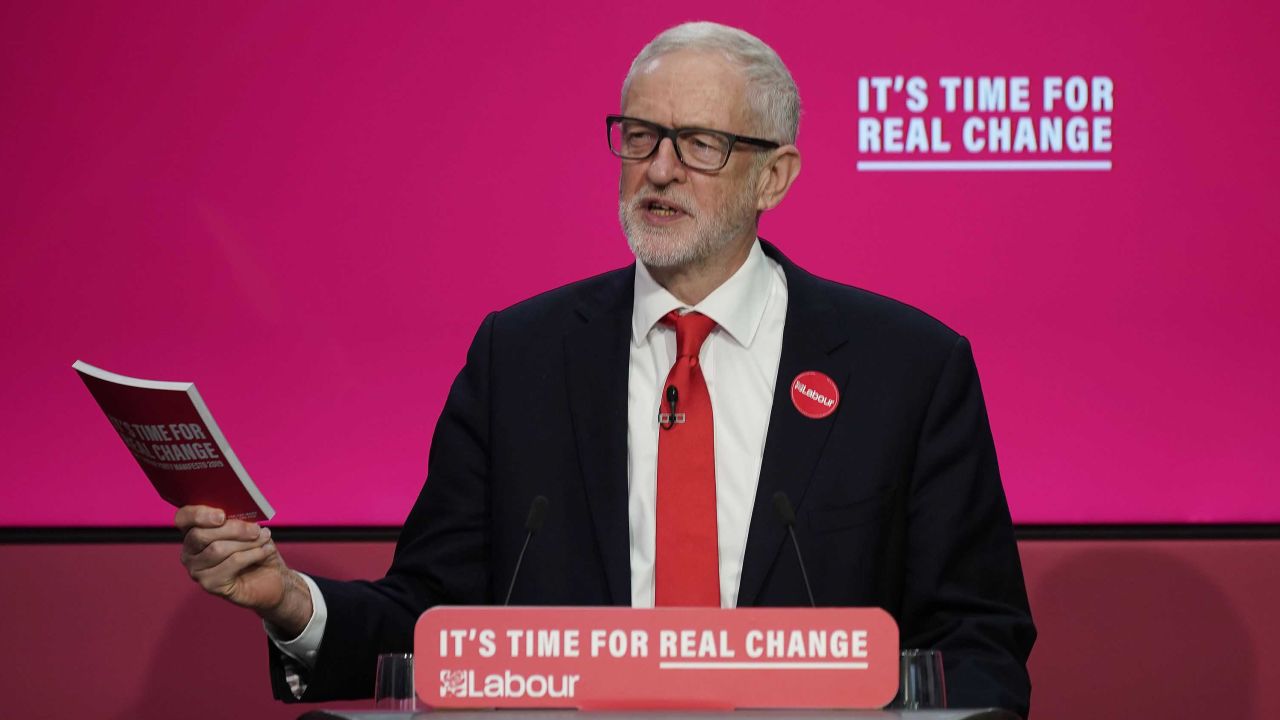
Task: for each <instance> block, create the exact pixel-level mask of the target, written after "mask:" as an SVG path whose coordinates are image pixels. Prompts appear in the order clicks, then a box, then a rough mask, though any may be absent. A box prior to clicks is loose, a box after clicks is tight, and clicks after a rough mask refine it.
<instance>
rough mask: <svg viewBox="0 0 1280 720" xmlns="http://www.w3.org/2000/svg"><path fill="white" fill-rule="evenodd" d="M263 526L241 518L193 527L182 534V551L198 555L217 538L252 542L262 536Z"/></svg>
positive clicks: (216, 540)
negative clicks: (216, 524) (213, 525)
mask: <svg viewBox="0 0 1280 720" xmlns="http://www.w3.org/2000/svg"><path fill="white" fill-rule="evenodd" d="M264 530H265V528H263V527H260V526H259V525H258V524H257V523H250V522H245V521H243V520H227V521H226V522H224V523H222V524H221V525H219V526H217V527H193V528H191V529H190V530H187V534H186V535H183V536H182V551H183V552H184V553H186V554H187V555H199V554H200V553H202V552H204V550H205V548H207V547H208V546H209V544H210V543H214V542H218V541H219V540H234V541H239V542H253V541H254V540H258V539H259V538H261V537H262V533H263V531H264Z"/></svg>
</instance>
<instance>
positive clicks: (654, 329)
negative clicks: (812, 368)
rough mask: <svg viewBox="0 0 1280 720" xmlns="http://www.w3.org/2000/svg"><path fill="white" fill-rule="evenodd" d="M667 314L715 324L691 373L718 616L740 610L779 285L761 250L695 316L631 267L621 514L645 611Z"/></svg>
mask: <svg viewBox="0 0 1280 720" xmlns="http://www.w3.org/2000/svg"><path fill="white" fill-rule="evenodd" d="M672 310H679V311H680V312H681V314H683V313H685V312H687V311H697V312H700V313H702V314H703V315H706V316H707V317H709V318H711V319H712V320H715V321H716V328H715V329H714V330H712V331H711V335H710V336H708V337H707V340H706V342H704V343H703V344H702V351H701V352H700V353H699V355H698V365H699V367H701V368H702V375H703V377H704V378H705V379H706V381H707V391H708V392H709V393H710V395H711V424H712V434H713V437H714V441H713V444H714V446H715V466H716V536H717V543H716V544H717V546H718V548H719V555H720V606H721V607H727V608H728V607H734V606H736V605H737V604H738V580H739V578H741V577H742V556H743V553H744V552H746V548H747V529H748V528H749V527H750V525H751V510H752V508H753V507H754V505H755V498H756V484H757V482H758V481H759V479H760V461H761V459H762V458H763V457H764V440H765V436H766V435H767V434H768V432H769V411H770V410H771V409H772V408H773V387H774V384H775V383H776V381H777V378H778V360H779V358H780V357H781V354H782V328H783V325H784V324H785V321H786V316H787V281H786V276H785V275H784V274H783V272H782V267H781V266H780V265H778V263H776V262H774V261H773V260H772V259H770V258H769V257H766V256H765V254H764V251H763V250H761V249H760V242H759V241H756V243H755V244H754V245H753V246H752V248H751V253H750V254H749V255H748V256H747V260H746V262H744V263H743V264H742V267H740V268H738V271H737V272H735V273H734V274H733V276H732V277H730V278H729V279H728V280H726V281H725V282H724V284H723V285H721V286H720V287H718V288H716V289H715V290H714V291H712V293H711V294H710V295H708V296H707V297H706V299H704V300H703V301H702V302H700V303H698V304H697V305H695V306H693V307H689V306H688V305H685V304H684V303H681V302H680V301H679V300H677V299H676V298H675V296H673V295H672V294H671V293H669V292H667V291H666V289H664V288H663V287H662V286H661V285H659V284H658V283H657V281H655V280H654V279H653V276H651V275H650V274H649V271H648V270H646V269H645V267H644V264H643V263H636V296H635V304H634V305H633V306H632V310H631V368H630V371H629V373H628V381H627V509H628V515H629V518H630V524H631V606H632V607H638V608H647V607H653V598H654V586H653V561H654V553H655V547H656V531H655V526H656V523H657V502H656V501H657V496H658V433H659V432H661V431H660V430H659V429H658V412H659V406H660V404H661V402H662V390H663V386H664V385H665V384H666V381H667V375H668V373H670V372H671V366H672V365H674V364H675V361H676V331H675V328H673V327H668V326H667V325H666V324H664V323H661V322H659V321H660V320H662V318H663V316H665V315H666V314H667V313H669V312H671V311H672Z"/></svg>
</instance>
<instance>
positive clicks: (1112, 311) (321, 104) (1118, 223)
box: [0, 0, 1280, 525]
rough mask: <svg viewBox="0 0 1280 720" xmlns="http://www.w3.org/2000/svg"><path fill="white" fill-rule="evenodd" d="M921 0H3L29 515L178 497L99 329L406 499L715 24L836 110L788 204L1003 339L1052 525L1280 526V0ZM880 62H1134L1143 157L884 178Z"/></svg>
mask: <svg viewBox="0 0 1280 720" xmlns="http://www.w3.org/2000/svg"><path fill="white" fill-rule="evenodd" d="M887 5H889V4H870V3H866V4H861V3H860V4H850V3H843V2H835V1H834V0H832V1H831V2H825V3H813V4H809V3H795V2H788V3H781V2H741V1H738V2H715V3H700V4H690V3H683V2H682V3H675V2H651V3H642V4H639V5H636V6H626V5H625V4H624V5H623V6H618V5H617V4H616V3H588V2H575V3H566V4H560V5H555V4H547V5H543V4H539V5H537V6H531V5H526V4H514V3H513V4H505V3H500V4H487V3H456V2H417V3H405V4H396V5H389V4H368V5H366V4H358V5H357V4H335V5H325V4H320V3H301V2H297V3H252V4H247V3H210V4H208V6H207V7H203V6H198V5H194V4H185V3H179V4H174V3H163V2H152V3H141V2H139V3H128V4H119V5H116V4H92V3H62V2H45V3H5V4H3V5H2V6H0V39H2V42H0V102H2V103H3V107H2V108H0V198H2V201H0V241H2V243H3V245H2V248H3V249H2V253H3V255H2V256H0V258H2V264H0V279H2V281H0V337H2V338H4V343H5V348H4V350H3V351H2V352H0V363H2V365H0V378H3V379H2V380H0V388H2V393H3V407H4V413H3V415H2V416H0V417H2V418H3V419H0V451H3V453H4V461H5V464H6V469H5V478H4V480H3V481H0V482H2V484H0V525H65V524H86V525H109V524H128V525H133V524H140V525H150V524H164V523H167V522H168V521H169V518H170V516H171V512H170V510H169V509H167V508H166V506H165V505H164V504H163V503H162V502H161V501H160V500H159V499H158V498H156V496H155V494H154V492H153V491H152V490H151V488H150V486H149V484H148V483H147V482H146V480H145V478H144V477H143V476H142V474H141V473H140V471H139V470H138V468H137V466H136V464H135V463H134V462H133V460H132V459H131V458H130V457H129V455H128V452H127V451H126V450H125V448H124V447H123V445H122V444H121V443H120V441H119V438H118V437H117V436H116V435H115V433H114V431H112V429H111V427H110V426H109V424H108V423H107V421H106V420H105V419H103V418H102V416H101V413H100V412H99V410H98V408H97V406H96V405H95V404H94V402H93V400H92V398H91V397H90V396H89V395H88V393H86V392H85V390H84V387H83V385H82V384H81V383H80V381H79V380H78V379H77V378H76V376H75V373H74V372H73V371H72V370H71V368H70V365H71V363H72V361H74V360H75V359H77V358H82V359H84V360H86V361H88V362H90V363H93V364H95V365H99V366H101V367H105V368H107V369H110V370H113V371H116V372H121V373H125V374H132V375H138V376H143V377H151V378H157V379H165V380H195V381H196V382H197V385H198V387H199V388H200V391H201V394H202V395H203V396H204V398H205V399H206V401H207V402H208V403H209V405H210V408H211V410H212V411H213V413H214V415H215V417H217V418H218V422H219V424H220V425H221V427H222V428H223V430H224V431H225V433H226V435H227V437H228V439H229V440H230V441H231V442H232V444H233V446H234V447H235V448H236V451H237V454H238V455H239V457H240V458H241V460H242V461H243V462H244V464H245V466H246V467H247V468H248V469H249V471H250V473H251V474H252V475H253V477H254V479H255V480H256V481H257V483H258V485H259V487H260V488H261V489H262V490H263V492H264V494H265V495H266V496H267V497H268V498H269V500H270V501H271V502H272V504H273V505H275V507H276V508H277V510H278V511H279V514H278V515H277V521H278V522H280V523H283V524H321V523H325V524H328V523H333V524H346V523H355V524H363V523H372V524H384V523H385V524H398V523H399V522H400V521H401V520H402V519H403V516H404V514H405V513H406V512H407V510H408V508H409V506H410V504H411V502H412V499H413V497H414V496H415V495H416V493H417V490H418V488H419V487H420V485H421V482H422V477H423V475H424V473H425V467H426V457H427V449H428V445H429V438H430V432H431V428H432V426H433V425H434V422H435V419H436V417H437V415H438V413H439V410H440V407H441V405H442V403H443V399H444V394H445V392H446V391H447V388H448V384H449V383H450V382H451V380H452V378H453V376H454V374H455V373H456V372H457V370H458V369H459V367H460V366H461V363H462V360H463V353H464V351H465V348H466V345H467V343H468V341H469V340H470V337H471V334H472V333H473V332H474V330H475V328H476V327H477V326H478V324H479V322H480V321H481V319H482V318H483V316H484V314H485V313H486V312H487V311H489V310H491V309H494V308H498V307H502V306H504V305H507V304H510V303H512V302H515V301H517V300H519V299H522V298H524V297H527V296H529V295H531V294H534V293H536V292H538V291H540V290H543V289H547V288H550V287H554V286H556V285H558V284H562V283H565V282H569V281H571V280H574V279H577V278H580V277H582V276H585V275H587V274H593V273H596V272H599V271H603V270H607V269H610V268H613V267H617V266H620V265H622V264H625V263H626V262H628V261H629V258H630V256H629V253H628V251H627V249H626V246H625V242H624V240H623V239H622V236H621V232H620V230H619V229H618V227H617V220H616V184H615V183H616V174H617V165H616V160H615V159H614V158H612V156H610V155H609V153H608V152H607V150H606V148H605V145H604V132H603V128H602V126H603V120H602V118H603V116H604V114H606V113H608V112H612V111H615V110H616V109H617V107H618V88H619V86H620V83H621V80H622V76H623V74H624V72H625V70H626V67H627V65H628V63H629V61H630V59H631V57H632V56H633V55H634V53H635V52H636V51H637V50H638V48H639V47H640V46H641V45H642V44H643V43H644V42H645V41H646V40H648V39H649V38H650V37H652V36H653V35H654V34H655V33H657V32H658V31H659V30H661V29H662V28H664V27H666V26H668V25H671V24H674V23H676V22H679V21H682V20H686V19H696V18H707V19H715V20H720V21H724V22H729V23H732V24H738V25H741V26H743V27H745V28H746V29H748V30H750V31H752V32H755V33H757V34H759V35H760V36H761V37H763V38H764V39H765V40H766V41H767V42H769V43H770V44H772V45H773V46H774V48H775V49H777V50H778V51H779V53H780V54H781V55H782V56H783V58H785V59H786V60H787V62H788V64H789V65H790V67H791V70H792V72H793V73H794V75H795V77H796V80H797V82H798V84H799V86H800V92H801V96H802V98H803V99H804V102H805V106H806V115H805V119H804V121H803V122H802V124H801V135H800V147H801V150H802V152H804V153H805V155H804V158H805V164H804V171H803V173H802V174H801V176H800V179H799V181H798V183H797V185H796V186H795V188H794V190H793V192H792V194H791V195H790V196H789V197H788V199H787V201H786V202H785V203H784V204H783V206H782V207H781V208H780V209H778V210H777V211H775V212H773V213H770V214H769V215H768V216H767V217H766V219H765V221H764V223H763V229H762V233H763V234H764V236H765V237H768V238H770V239H772V240H773V241H775V242H776V243H777V244H778V245H779V246H780V247H781V248H782V249H783V250H784V252H786V253H788V254H789V255H790V257H791V258H792V259H794V260H796V261H797V262H799V263H800V264H802V265H804V266H805V267H807V268H809V269H810V270H813V271H814V272H817V273H818V274H821V275H825V276H827V277H831V278H835V279H838V280H841V281H845V282H849V283H854V284H857V285H860V286H862V287H866V288H869V289H871V290H875V291H877V292H882V293H885V294H888V295H891V296H894V297H897V298H899V299H901V300H904V301H906V302H909V303H911V304H913V305H917V306H919V307H921V308H924V309H926V310H928V311H929V312H931V313H932V314H934V315H936V316H937V317H939V318H940V319H942V320H943V321H945V322H947V323H948V324H950V325H952V326H953V327H955V328H956V329H957V330H959V331H961V332H963V333H964V334H966V335H967V336H969V337H970V338H971V339H972V341H973V343H974V347H975V352H976V354H977V358H978V363H979V367H980V369H981V371H982V375H983V384H984V388H985V391H986V396H987V402H988V406H989V409H990V413H991V420H992V425H993V428H994V431H995V435H996V440H997V444H998V448H999V451H1000V459H1001V467H1002V470H1003V474H1004V481H1005V486H1006V488H1007V490H1008V494H1009V498H1010V503H1011V506H1012V508H1013V513H1014V516H1015V519H1016V520H1017V521H1019V522H1023V523H1030V522H1132V521H1153V522H1162V521H1163V522H1182V521H1191V522H1230V521H1280V484H1278V483H1276V482H1275V481H1274V478H1275V476H1276V473H1275V471H1274V469H1273V458H1272V455H1273V447H1274V445H1275V440H1276V438H1277V437H1280V432H1278V431H1280V422H1278V421H1277V414H1276V405H1277V400H1278V399H1280V397H1278V396H1280V393H1278V392H1277V380H1276V377H1275V371H1274V367H1275V365H1276V357H1277V350H1280V330H1278V329H1277V319H1278V315H1280V313H1278V312H1277V310H1278V309H1280V289H1277V286H1276V283H1275V280H1274V278H1275V274H1276V270H1277V266H1278V264H1280V263H1278V260H1280V257H1278V256H1280V252H1278V251H1277V249H1276V240H1277V236H1278V234H1280V233H1277V218H1276V215H1277V213H1276V198H1277V197H1278V196H1280V193H1278V191H1280V187H1278V186H1280V182H1278V181H1277V180H1278V177H1277V171H1276V167H1277V161H1280V143H1278V142H1277V140H1276V139H1275V123H1276V121H1277V118H1280V86H1277V84H1276V83H1274V82H1270V81H1268V80H1266V78H1267V77H1268V75H1267V74H1266V71H1265V68H1267V67H1275V66H1276V65H1277V60H1278V59H1280V57H1278V56H1280V51H1278V50H1277V44H1276V42H1275V38H1276V37H1277V36H1280V35H1278V32H1277V31H1278V30H1280V23H1278V22H1277V14H1278V12H1280V11H1278V10H1277V5H1276V4H1275V3H1269V2H1260V1H1254V2H1241V3H1229V4H1225V5H1224V4H1218V3H1211V2H1208V0H1202V1H1200V2H1173V3H1166V4H1149V3H1139V2H1134V1H1125V2H1115V1H1108V2H1105V3H1104V2H1094V1H1090V2H1082V3H1075V4H1072V5H1071V6H1069V7H1067V6H1058V5H1044V6H1040V5H1035V4H1030V5H1028V4H1025V3H1015V2H996V3H988V4H985V5H983V6H982V7H981V9H978V8H976V7H972V6H967V5H964V4H958V5H957V4H953V3H943V2H932V3H922V4H905V5H903V6H902V7H892V6H887ZM867 74H920V75H924V76H926V77H929V78H933V77H936V76H937V75H939V74H971V75H979V74H1002V75H1012V74H1027V75H1032V76H1039V75H1044V74H1064V75H1065V74H1083V75H1091V74H1106V75H1110V76H1111V77H1112V78H1113V79H1114V81H1115V84H1116V108H1115V112H1114V114H1113V117H1114V134H1113V138H1114V145H1115V150H1114V152H1113V153H1112V154H1111V158H1112V159H1113V160H1114V162H1115V169H1114V170H1113V171H1112V172H1110V173H1078V174H1029V173H1011V174H982V175H979V174H961V173H948V174H919V175H917V174H912V175H895V174H882V173H856V172H855V171H854V162H855V161H856V159H857V157H856V136H855V134H854V133H855V129H856V113H855V102H856V79H857V77H858V76H859V75H867ZM879 159H892V158H879ZM845 401H846V402H856V398H846V399H845Z"/></svg>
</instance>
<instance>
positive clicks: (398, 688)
mask: <svg viewBox="0 0 1280 720" xmlns="http://www.w3.org/2000/svg"><path fill="white" fill-rule="evenodd" d="M373 704H374V707H377V708H383V709H387V710H417V709H418V695H417V693H415V692H414V689H413V653H384V654H382V655H379V656H378V675H377V679H376V680H374V683H373Z"/></svg>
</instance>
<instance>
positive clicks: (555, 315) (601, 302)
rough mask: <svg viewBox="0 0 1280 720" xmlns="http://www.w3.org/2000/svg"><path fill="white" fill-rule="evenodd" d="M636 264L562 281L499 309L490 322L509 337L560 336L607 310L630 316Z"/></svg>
mask: <svg viewBox="0 0 1280 720" xmlns="http://www.w3.org/2000/svg"><path fill="white" fill-rule="evenodd" d="M634 286H635V267H634V266H627V267H624V268H619V269H617V270H611V271H609V272H605V273H601V274H599V275H595V276H592V277H589V278H586V279H584V280H578V281H576V282H572V283H569V284H567V285H562V286H560V287H558V288H555V289H552V290H548V291H546V292H542V293H539V294H537V295H534V296H533V297H530V298H528V299H525V300H521V301H520V302H518V303H516V304H514V305H511V306H509V307H506V308H503V309H501V310H498V311H496V312H494V313H492V314H491V315H490V318H489V322H490V323H491V327H492V329H493V332H494V334H495V335H497V336H501V337H505V338H507V339H508V340H515V341H518V342H519V341H521V339H525V338H527V339H528V340H529V341H537V340H550V339H558V338H559V337H561V336H563V335H564V334H566V333H569V332H572V331H573V330H574V329H576V328H579V327H581V326H582V325H583V323H584V322H588V321H590V320H592V319H593V318H595V317H597V316H600V315H604V314H617V313H625V314H627V315H628V316H630V312H631V303H632V301H633V294H634Z"/></svg>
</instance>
